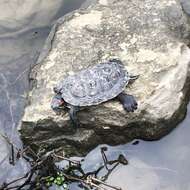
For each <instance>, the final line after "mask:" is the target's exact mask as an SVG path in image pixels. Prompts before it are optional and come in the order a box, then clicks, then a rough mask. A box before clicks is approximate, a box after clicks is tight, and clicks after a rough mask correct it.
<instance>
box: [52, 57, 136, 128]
mask: <svg viewBox="0 0 190 190" xmlns="http://www.w3.org/2000/svg"><path fill="white" fill-rule="evenodd" d="M137 78H138V76H131V75H129V74H128V72H127V71H126V70H125V68H124V65H123V64H122V62H121V61H120V60H118V59H112V60H109V61H108V62H105V63H100V64H97V65H95V66H93V67H89V68H87V69H85V70H81V71H80V72H78V73H76V74H75V75H72V76H68V77H66V78H65V79H64V80H63V81H61V82H60V83H59V84H58V85H57V86H56V87H54V92H55V93H56V95H55V96H54V97H53V99H52V102H51V107H52V109H53V110H54V111H56V112H60V111H61V110H62V109H64V108H65V107H67V108H69V115H70V119H71V121H72V123H73V125H74V126H78V121H77V116H76V112H77V111H79V110H80V107H85V106H92V105H98V104H100V103H102V102H106V101H108V100H111V99H113V98H117V99H118V100H119V101H120V102H121V104H122V105H123V107H124V109H125V110H126V111H127V112H134V110H136V109H137V102H136V100H135V98H134V97H133V96H132V95H128V94H125V93H124V92H123V91H124V89H125V87H126V85H127V84H128V83H129V81H130V80H135V79H137Z"/></svg>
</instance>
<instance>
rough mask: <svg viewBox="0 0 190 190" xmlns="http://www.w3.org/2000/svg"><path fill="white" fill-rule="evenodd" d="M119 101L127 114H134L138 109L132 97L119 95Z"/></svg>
mask: <svg viewBox="0 0 190 190" xmlns="http://www.w3.org/2000/svg"><path fill="white" fill-rule="evenodd" d="M118 99H119V101H120V102H121V104H122V105H123V108H124V109H125V110H126V111H127V112H134V111H135V110H136V109H137V106H138V104H137V102H136V100H135V98H134V97H133V96H132V95H127V94H124V93H121V94H119V96H118Z"/></svg>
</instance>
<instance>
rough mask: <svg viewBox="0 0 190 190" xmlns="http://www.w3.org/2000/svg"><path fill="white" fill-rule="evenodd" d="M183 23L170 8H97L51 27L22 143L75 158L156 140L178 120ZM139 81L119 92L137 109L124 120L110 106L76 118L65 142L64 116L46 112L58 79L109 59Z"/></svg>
mask: <svg viewBox="0 0 190 190" xmlns="http://www.w3.org/2000/svg"><path fill="white" fill-rule="evenodd" d="M189 32H190V26H189V22H188V18H187V17H186V15H185V14H184V13H183V10H182V8H181V6H180V4H179V2H178V1H177V0H161V1H156V0H151V1H149V0H144V1H140V2H139V1H138V0H134V1H128V0H127V1H126V0H120V1H118V0H109V1H108V0H99V1H97V2H95V3H94V4H93V5H91V6H90V7H88V8H86V9H81V10H78V11H75V12H73V13H71V14H69V15H66V16H65V17H63V18H61V19H60V20H58V22H57V24H56V25H55V26H54V27H53V29H52V32H51V34H50V36H49V38H48V39H47V42H46V45H45V47H44V51H43V52H42V54H41V56H40V57H39V60H38V64H37V66H36V67H35V68H34V69H33V71H32V73H31V84H32V85H33V89H32V90H31V92H30V94H29V105H28V106H27V107H26V109H25V114H24V117H23V119H22V134H23V139H24V140H25V142H27V143H30V144H33V145H34V146H36V145H37V147H39V146H40V145H41V146H43V147H48V148H50V149H51V148H56V147H60V146H62V147H64V149H67V147H68V148H71V147H74V148H75V150H77V151H78V152H80V153H81V152H83V151H86V150H88V149H89V148H91V147H93V146H95V145H97V144H99V143H109V144H118V143H125V142H127V141H129V140H131V139H133V138H142V139H148V140H153V139H159V138H161V137H162V136H164V135H166V134H167V133H168V132H169V131H170V130H171V129H173V128H174V127H175V126H176V125H177V123H179V122H180V121H181V120H182V119H183V118H184V115H185V112H186V104H187V99H188V92H189V89H190V63H189V62H190V50H189V48H188V46H187V45H186V44H188V43H189V42H188V37H189ZM115 57H117V58H119V59H121V60H122V61H123V63H124V65H125V66H126V68H127V70H128V71H129V72H130V73H133V74H139V75H140V78H139V79H138V80H136V81H135V82H134V83H133V84H132V85H131V87H130V88H127V89H126V92H128V93H129V94H133V95H134V96H135V97H136V98H137V100H138V103H139V108H138V110H137V111H136V112H135V113H126V112H125V111H124V109H123V108H122V106H121V105H120V104H119V103H118V102H117V101H110V102H107V103H104V104H101V105H99V106H96V107H89V108H88V109H86V110H83V111H81V112H79V114H78V116H79V118H80V122H81V125H82V126H81V128H79V129H78V130H77V132H76V134H74V135H73V133H72V130H71V127H70V122H69V117H68V114H65V115H64V116H59V115H56V114H55V113H54V112H53V111H52V110H51V108H50V101H51V98H52V96H53V94H54V93H53V90H52V88H53V87H54V86H55V85H56V84H57V83H58V82H59V81H60V80H61V79H63V78H64V77H65V76H67V75H70V74H73V73H75V72H77V71H79V70H81V69H83V68H87V67H88V66H91V65H94V64H97V63H100V62H101V61H104V60H107V59H110V58H115Z"/></svg>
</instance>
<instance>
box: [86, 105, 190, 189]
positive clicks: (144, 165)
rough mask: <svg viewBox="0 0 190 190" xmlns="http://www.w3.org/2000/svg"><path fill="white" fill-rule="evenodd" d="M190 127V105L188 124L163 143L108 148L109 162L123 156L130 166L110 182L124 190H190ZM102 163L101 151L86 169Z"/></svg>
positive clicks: (90, 158)
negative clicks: (119, 155)
mask: <svg viewBox="0 0 190 190" xmlns="http://www.w3.org/2000/svg"><path fill="white" fill-rule="evenodd" d="M189 124H190V104H189V105H188V112H187V116H186V118H185V120H184V121H183V122H182V123H181V124H180V125H179V126H178V127H177V128H176V129H175V130H174V131H173V132H172V133H170V134H169V135H167V136H166V137H164V138H162V139H161V140H159V141H153V142H146V141H142V140H139V144H137V145H133V142H132V143H129V144H126V145H120V146H115V147H111V146H108V152H107V156H108V158H109V159H116V158H117V156H118V154H121V153H122V154H123V155H125V156H126V158H127V159H128V161H129V165H127V166H122V165H120V166H119V167H117V168H116V170H114V171H113V172H112V174H111V175H110V177H109V178H108V181H107V182H109V183H110V184H112V185H116V186H119V187H121V188H122V189H123V190H134V189H135V190H190V173H189V171H190V162H189V158H190V138H189V134H190V126H189ZM102 146H103V145H102ZM101 162H102V158H101V154H100V149H99V147H97V148H96V149H94V150H93V151H92V152H90V153H89V154H88V155H87V156H86V158H85V162H84V165H83V167H84V168H85V169H86V170H87V171H90V170H92V169H93V168H94V167H96V165H97V164H98V163H101Z"/></svg>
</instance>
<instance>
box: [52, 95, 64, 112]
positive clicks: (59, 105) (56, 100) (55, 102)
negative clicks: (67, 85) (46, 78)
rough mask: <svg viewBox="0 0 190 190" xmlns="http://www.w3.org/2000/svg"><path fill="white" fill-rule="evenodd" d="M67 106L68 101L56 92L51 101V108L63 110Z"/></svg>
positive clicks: (57, 110)
mask: <svg viewBox="0 0 190 190" xmlns="http://www.w3.org/2000/svg"><path fill="white" fill-rule="evenodd" d="M65 107H66V103H65V101H64V100H63V98H62V97H61V95H60V94H56V95H55V96H54V97H53V99H52V101H51V108H52V109H53V110H54V111H55V112H61V111H62V110H64V108H65Z"/></svg>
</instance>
